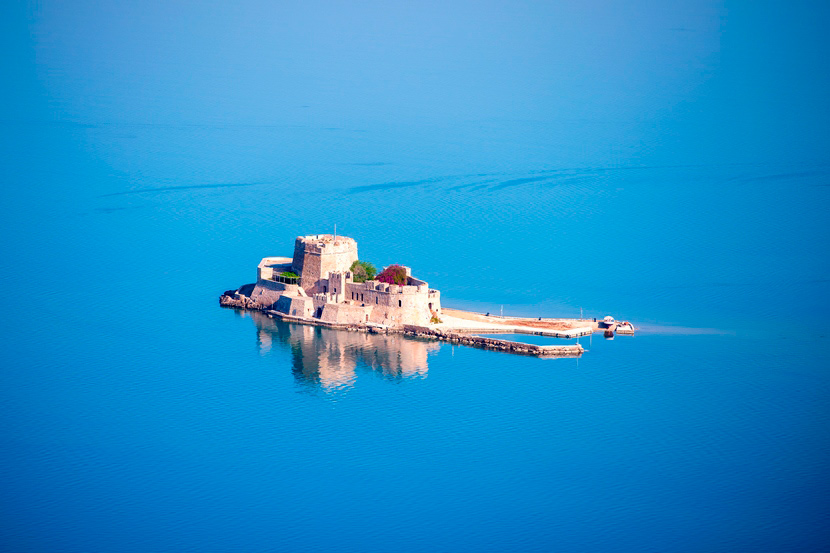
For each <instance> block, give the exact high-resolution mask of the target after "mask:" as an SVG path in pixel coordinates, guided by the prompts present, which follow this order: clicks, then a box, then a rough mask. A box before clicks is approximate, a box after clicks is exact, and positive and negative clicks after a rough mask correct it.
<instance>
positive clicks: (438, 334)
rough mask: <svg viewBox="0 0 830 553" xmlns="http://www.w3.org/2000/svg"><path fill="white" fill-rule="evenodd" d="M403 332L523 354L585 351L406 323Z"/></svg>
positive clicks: (570, 354) (565, 354)
mask: <svg viewBox="0 0 830 553" xmlns="http://www.w3.org/2000/svg"><path fill="white" fill-rule="evenodd" d="M403 333H404V334H407V335H409V336H415V337H418V338H432V339H435V340H443V341H445V342H451V343H453V344H460V345H464V346H472V347H477V348H483V349H492V350H497V351H504V352H508V353H521V354H525V355H538V356H552V357H553V356H555V357H575V356H579V355H582V353H583V352H584V351H585V350H584V348H583V347H582V346H580V345H579V344H572V345H565V346H562V345H556V346H553V345H551V346H539V345H536V344H525V343H523V342H513V341H510V340H500V339H498V338H485V337H484V336H475V335H472V334H466V333H461V332H450V331H443V330H437V329H432V328H426V327H421V326H410V325H406V326H404V328H403Z"/></svg>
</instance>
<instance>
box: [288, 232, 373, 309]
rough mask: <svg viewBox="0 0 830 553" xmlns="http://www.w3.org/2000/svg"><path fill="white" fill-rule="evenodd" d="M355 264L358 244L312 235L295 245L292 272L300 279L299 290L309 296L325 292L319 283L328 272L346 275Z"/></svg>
mask: <svg viewBox="0 0 830 553" xmlns="http://www.w3.org/2000/svg"><path fill="white" fill-rule="evenodd" d="M355 261H357V242H355V241H354V240H353V239H351V238H349V237H348V236H337V237H336V238H335V236H334V235H332V234H312V235H309V236H298V237H297V239H296V240H295V241H294V260H293V262H292V263H291V268H292V270H293V271H294V272H295V273H297V274H298V275H300V286H302V288H303V289H304V290H305V291H306V293H308V294H313V293H316V292H324V291H326V290H324V289H323V286H322V285H320V284H319V282H320V279H327V278H328V276H329V273H331V272H345V271H348V270H349V268H350V267H351V266H352V263H354V262H355Z"/></svg>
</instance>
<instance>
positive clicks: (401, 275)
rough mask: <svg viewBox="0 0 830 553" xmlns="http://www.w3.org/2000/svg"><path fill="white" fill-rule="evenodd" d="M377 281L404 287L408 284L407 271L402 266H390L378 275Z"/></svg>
mask: <svg viewBox="0 0 830 553" xmlns="http://www.w3.org/2000/svg"><path fill="white" fill-rule="evenodd" d="M377 280H378V281H380V282H385V283H386V284H397V285H399V286H403V285H405V284H406V269H405V268H403V267H401V266H400V265H389V266H388V267H387V268H385V269H384V270H383V272H381V273H380V274H379V275H378V278H377Z"/></svg>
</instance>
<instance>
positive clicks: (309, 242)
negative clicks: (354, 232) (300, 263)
mask: <svg viewBox="0 0 830 553" xmlns="http://www.w3.org/2000/svg"><path fill="white" fill-rule="evenodd" d="M352 251H354V252H357V242H355V241H354V239H353V238H349V237H348V236H334V235H333V234H310V235H308V236H298V237H297V239H296V240H295V241H294V260H295V261H297V254H300V255H309V254H310V255H334V254H339V253H347V252H352Z"/></svg>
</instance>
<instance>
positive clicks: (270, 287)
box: [250, 280, 299, 307]
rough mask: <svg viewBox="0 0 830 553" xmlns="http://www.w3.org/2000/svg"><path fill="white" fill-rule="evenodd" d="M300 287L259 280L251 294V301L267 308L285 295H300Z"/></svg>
mask: <svg viewBox="0 0 830 553" xmlns="http://www.w3.org/2000/svg"><path fill="white" fill-rule="evenodd" d="M298 289H299V286H296V285H294V284H283V283H281V282H274V281H271V280H258V281H257V282H256V285H254V289H253V290H252V291H251V293H250V298H251V300H253V301H255V302H256V303H258V304H260V305H263V306H265V307H270V306H271V305H273V304H275V303H276V302H277V300H279V299H280V296H282V295H283V294H290V295H298V294H299V290H298Z"/></svg>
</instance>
